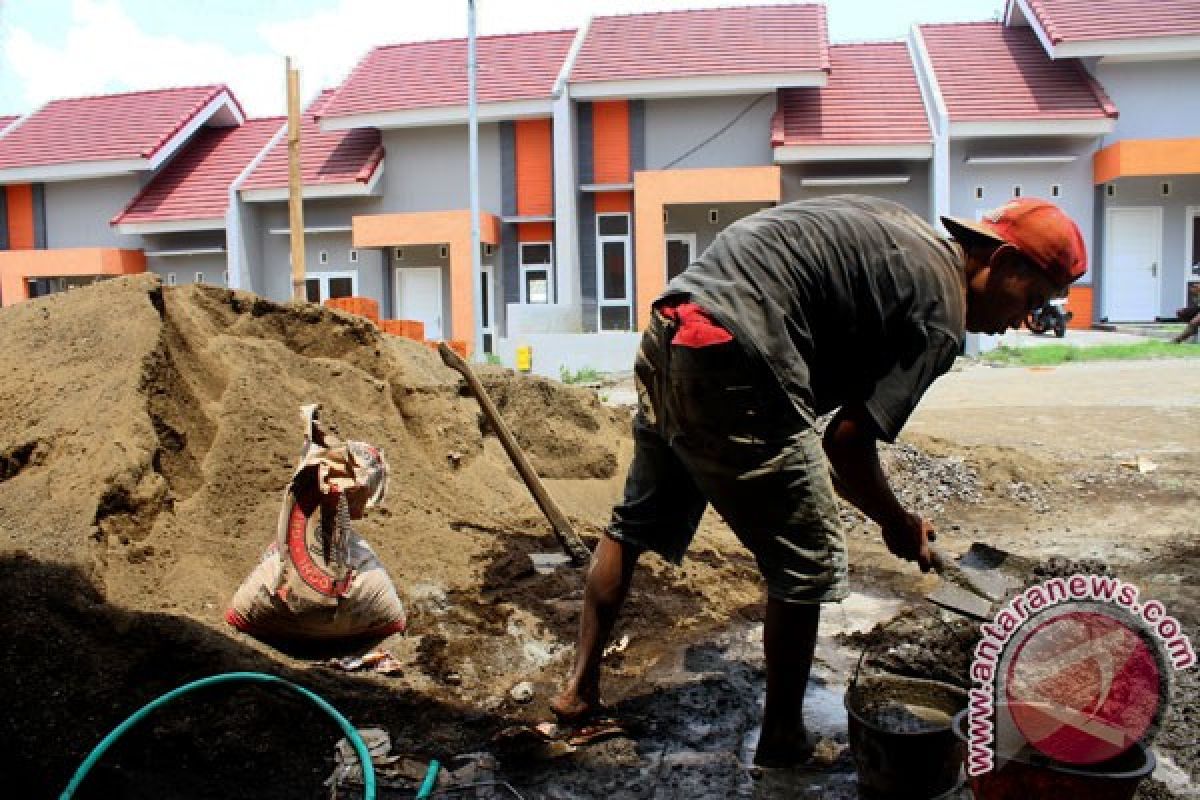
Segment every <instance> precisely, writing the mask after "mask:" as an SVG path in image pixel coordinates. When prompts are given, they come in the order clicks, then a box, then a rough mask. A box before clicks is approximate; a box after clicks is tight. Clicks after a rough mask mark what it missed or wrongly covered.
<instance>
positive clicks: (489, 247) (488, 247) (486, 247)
mask: <svg viewBox="0 0 1200 800" xmlns="http://www.w3.org/2000/svg"><path fill="white" fill-rule="evenodd" d="M494 252H496V246H495V245H493V244H488V243H487V242H484V243H483V254H484V255H485V256H490V255H491V254H492V253H494Z"/></svg>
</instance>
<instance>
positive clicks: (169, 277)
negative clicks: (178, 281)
mask: <svg viewBox="0 0 1200 800" xmlns="http://www.w3.org/2000/svg"><path fill="white" fill-rule="evenodd" d="M174 285H175V273H174V272H168V273H167V286H174Z"/></svg>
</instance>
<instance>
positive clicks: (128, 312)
mask: <svg viewBox="0 0 1200 800" xmlns="http://www.w3.org/2000/svg"><path fill="white" fill-rule="evenodd" d="M0 336H2V337H3V340H4V342H5V348H4V350H3V352H0V421H2V424H0V557H2V558H5V559H6V560H5V566H4V571H5V572H6V576H5V584H6V587H5V588H6V589H7V590H8V591H10V592H14V593H20V594H23V595H24V596H26V597H29V596H30V589H29V586H28V584H29V583H30V582H31V581H32V582H33V583H35V584H36V583H40V582H42V581H44V580H61V578H52V577H48V576H70V579H69V581H67V584H66V585H64V586H59V587H53V588H54V590H55V594H54V597H57V598H60V600H61V602H58V601H56V602H54V603H49V602H48V603H47V604H46V605H44V606H43V608H42V611H43V614H42V615H40V616H39V615H38V614H37V613H35V612H34V609H33V607H28V608H25V610H26V612H27V613H25V614H13V615H10V616H8V618H7V619H6V621H5V631H4V633H5V637H4V638H5V640H6V641H8V642H9V643H10V644H9V646H8V647H9V653H6V657H5V658H4V659H3V661H4V666H3V667H0V693H2V694H4V695H5V696H7V697H13V696H14V692H16V693H19V694H21V695H22V697H26V698H40V700H39V702H38V703H36V704H31V705H29V706H28V707H26V708H24V709H23V711H24V712H26V713H25V714H17V715H6V717H7V718H8V719H9V720H10V724H11V725H20V726H21V728H20V730H21V731H22V732H21V733H18V730H17V729H16V728H12V729H7V730H5V738H6V740H7V741H17V740H23V741H24V744H23V745H22V747H21V748H20V752H18V753H6V754H5V756H3V757H2V758H3V759H4V760H5V761H7V760H8V759H10V758H15V761H16V764H15V765H13V766H14V770H13V771H14V773H15V772H20V773H22V774H25V775H38V776H39V777H40V778H42V779H44V780H46V781H47V783H46V784H45V785H44V786H41V787H40V788H41V789H43V790H45V792H43V791H38V790H34V791H33V792H32V794H31V795H30V796H42V795H43V794H44V793H48V792H50V791H54V792H57V791H58V790H59V789H61V787H62V785H64V784H65V779H66V777H67V776H66V774H65V773H64V772H63V769H64V767H65V766H66V764H65V762H64V761H63V760H62V759H63V757H64V753H63V752H62V750H63V748H62V747H61V746H58V745H56V737H61V736H66V735H67V732H66V728H65V727H64V726H66V724H67V720H70V719H72V718H76V719H82V720H87V721H88V722H87V723H86V724H81V725H80V726H79V728H78V729H77V730H76V731H74V732H72V733H71V734H70V738H71V739H72V746H71V748H70V750H71V752H72V754H73V755H74V756H78V755H79V754H80V752H79V750H78V747H79V746H82V745H83V743H84V742H85V741H86V742H88V744H89V745H90V743H91V742H94V741H95V740H96V738H98V736H99V735H100V734H101V733H103V730H102V729H103V728H104V726H105V724H107V725H111V724H114V723H115V722H117V721H119V717H116V716H115V714H116V713H117V711H118V710H123V711H124V712H125V713H129V712H131V711H133V710H134V708H135V707H136V704H138V703H140V702H145V701H146V700H149V699H150V697H151V696H152V695H150V694H148V691H149V688H150V687H149V686H138V687H137V688H136V689H135V690H133V691H130V689H131V686H130V685H129V682H130V681H131V680H138V679H137V678H135V674H136V675H143V673H144V671H145V670H147V669H151V670H152V671H153V668H152V666H151V665H152V663H153V662H155V661H156V660H159V659H162V669H161V671H160V672H158V673H157V674H156V679H155V680H154V681H150V682H149V684H152V685H153V687H154V688H157V689H160V690H162V689H167V688H170V686H171V685H172V684H177V683H181V682H182V681H183V680H185V679H187V678H189V677H196V676H197V674H196V673H195V672H194V671H193V669H192V668H191V667H190V666H186V665H187V664H188V661H189V659H188V657H187V656H186V655H184V654H181V653H173V654H172V653H171V652H170V651H172V650H173V649H176V648H183V649H184V650H185V652H186V651H188V650H190V649H191V648H193V647H195V644H196V640H197V638H203V639H205V641H206V642H207V644H206V648H207V649H209V650H213V651H214V652H215V653H216V655H215V656H214V657H212V658H206V659H202V661H203V662H204V663H205V664H207V665H208V666H210V667H222V668H239V667H244V666H246V663H245V662H246V661H247V660H250V661H257V662H260V663H259V666H260V667H263V666H270V664H271V663H273V664H274V667H273V671H278V668H279V667H280V665H281V664H289V663H292V662H288V661H287V660H286V659H285V658H284V657H282V656H280V655H279V654H277V653H275V652H273V651H270V650H269V649H267V648H264V647H262V646H261V645H259V644H257V643H255V642H253V641H252V640H249V639H247V638H246V637H242V636H240V635H237V634H234V633H233V632H232V631H230V630H229V629H227V628H226V627H225V626H224V623H223V622H222V621H221V615H222V613H223V611H224V608H225V606H226V605H227V603H228V602H229V599H230V597H231V596H232V593H233V591H234V590H235V589H236V587H237V585H238V583H239V582H240V581H241V580H242V578H243V577H244V576H245V575H246V574H247V572H248V571H249V570H250V568H251V567H252V565H253V564H254V563H255V562H256V561H257V559H258V557H259V555H260V554H261V552H262V549H263V547H264V546H265V545H266V543H267V541H268V540H269V538H270V537H271V535H272V533H273V530H274V525H275V519H276V515H277V513H278V507H279V501H280V496H281V492H282V489H283V487H284V485H285V484H286V482H287V480H288V477H289V475H290V472H291V469H292V467H293V465H294V461H295V459H296V457H297V454H298V452H299V447H300V444H301V441H302V438H301V437H302V426H301V419H300V415H299V407H300V405H301V404H302V403H305V402H319V403H321V404H322V406H323V409H324V412H323V413H324V417H325V419H327V420H329V421H330V422H331V423H333V425H334V426H336V427H337V428H338V429H340V432H341V433H342V434H344V435H346V436H349V437H352V438H355V439H361V440H365V441H369V442H372V443H374V444H376V445H378V446H379V447H381V448H383V450H384V451H385V452H386V454H387V457H388V459H389V461H390V462H391V464H392V467H393V478H392V483H391V491H390V492H389V496H388V498H387V502H386V504H385V506H384V507H383V508H382V509H381V510H380V512H379V513H376V514H372V515H371V516H370V517H369V518H368V519H366V520H364V521H363V522H362V523H361V524H360V525H359V526H358V529H359V530H360V532H361V533H362V534H363V535H364V536H365V537H366V538H367V539H368V540H369V541H370V542H371V543H372V545H373V546H374V547H375V549H376V551H377V552H378V553H379V555H380V557H381V558H382V560H383V562H384V563H385V564H386V565H387V567H388V569H389V571H390V572H391V574H392V576H393V578H394V579H395V581H396V583H397V585H398V586H399V587H400V588H401V592H402V594H404V595H405V599H406V601H408V602H409V603H410V604H411V605H412V606H413V608H414V611H415V614H416V616H417V617H418V619H419V618H420V615H421V614H422V612H426V619H425V622H426V625H427V627H426V629H427V630H428V629H429V628H430V627H435V624H434V623H436V620H434V621H431V620H430V619H429V615H428V613H427V609H426V608H424V607H423V606H422V601H421V597H420V596H419V595H418V594H415V593H414V592H412V587H414V586H417V587H419V586H421V585H436V586H437V587H439V591H441V592H443V593H447V592H448V593H452V594H456V595H461V596H469V595H472V594H474V595H478V589H477V587H478V585H479V584H480V583H481V582H482V580H483V576H484V573H485V571H486V570H487V564H488V562H489V561H490V560H491V557H492V553H493V552H494V551H496V550H497V548H498V547H501V546H503V544H504V540H503V539H502V538H501V535H503V536H504V537H507V538H509V539H511V538H513V537H516V538H518V539H519V538H521V537H522V536H525V535H530V534H531V535H532V536H531V537H530V538H532V537H538V536H541V535H543V534H544V533H545V531H546V530H547V527H546V525H545V523H544V522H542V521H541V520H540V518H539V517H538V515H537V511H536V508H535V507H534V505H533V503H532V501H531V500H530V498H529V496H528V493H527V492H526V491H525V489H524V487H523V486H522V485H521V484H520V483H519V482H518V481H517V480H516V477H515V472H514V471H513V470H512V468H511V466H510V465H509V463H508V461H507V458H506V457H505V456H504V454H503V451H502V449H501V448H500V446H499V444H498V442H497V441H496V440H495V437H494V436H493V435H491V434H490V433H485V431H486V426H485V425H484V424H483V422H482V418H481V415H480V413H479V410H478V406H477V404H476V402H475V400H474V398H472V397H471V396H470V395H468V394H466V393H465V392H464V391H463V390H462V388H461V380H460V379H459V376H458V375H457V374H455V373H454V372H452V371H450V370H448V369H446V368H444V367H443V366H442V365H441V362H440V360H439V359H438V358H437V356H436V354H434V353H433V352H431V351H429V350H428V349H427V348H425V347H423V346H421V345H419V344H416V343H413V342H410V341H408V340H404V339H400V338H397V337H392V336H387V335H384V334H382V333H380V332H379V331H378V329H377V328H375V327H374V326H373V325H371V324H370V323H368V322H366V321H365V320H362V319H359V318H357V317H352V316H349V315H345V314H342V313H339V312H335V311H331V310H327V309H323V308H319V307H314V306H307V305H305V306H292V305H281V304H276V303H271V302H268V301H265V300H262V299H260V298H257V297H255V296H253V295H249V294H245V293H239V292H233V291H228V290H222V289H217V288H212V287H186V288H178V289H176V288H163V287H161V286H160V285H159V284H158V282H157V280H156V279H154V278H153V277H151V276H139V277H135V278H128V279H119V280H113V281H108V282H104V283H102V284H98V285H96V286H94V287H89V288H88V289H84V290H79V291H74V292H71V293H68V294H62V295H54V296H51V297H47V298H43V299H40V300H37V301H33V302H29V303H25V304H22V305H19V306H15V307H12V308H8V309H4V310H3V311H2V312H0ZM481 373H482V379H483V380H484V382H485V383H486V384H487V385H488V386H489V387H490V388H491V389H492V390H493V391H495V392H496V399H497V404H498V405H499V407H500V409H501V412H502V413H503V414H504V415H505V417H506V420H507V421H508V423H509V425H510V426H511V427H512V428H513V429H514V431H515V432H516V433H517V436H518V438H519V439H520V440H521V442H522V444H523V445H524V446H525V447H527V448H528V450H529V453H530V456H531V459H532V460H533V462H534V464H535V466H536V467H537V469H538V470H539V471H540V472H541V473H542V474H543V475H546V476H549V477H554V478H585V477H586V478H592V479H595V478H599V479H602V480H599V481H597V480H592V481H590V483H593V484H597V485H598V488H597V490H595V492H594V493H595V495H596V496H597V497H603V498H604V500H603V502H597V503H594V504H593V505H594V506H595V509H596V510H595V512H594V513H593V510H592V508H591V507H582V508H581V507H580V505H579V504H578V503H576V504H575V507H573V508H572V507H568V509H567V510H568V513H569V514H573V515H575V516H576V517H577V519H578V515H579V514H581V513H582V514H583V515H584V519H582V520H580V523H581V525H583V526H584V527H587V526H592V527H593V528H594V527H595V526H596V525H597V524H599V522H600V521H601V520H602V517H601V513H602V512H601V511H600V509H604V512H605V513H606V511H607V505H608V503H609V502H611V499H612V495H613V494H614V492H615V489H614V487H612V486H610V483H611V481H608V480H607V479H609V478H612V477H613V476H614V475H615V472H616V466H617V460H618V452H619V448H620V447H621V446H622V443H623V442H625V441H626V440H627V439H628V436H627V430H628V427H627V426H628V418H627V416H625V415H624V414H623V413H619V412H614V411H611V410H609V409H606V408H604V407H603V406H601V405H600V403H599V402H598V400H597V399H596V397H595V394H594V393H593V392H588V391H585V390H581V389H572V388H569V387H565V386H561V385H558V384H555V383H553V382H550V381H545V380H541V379H529V378H524V377H518V376H515V375H513V374H512V373H509V372H507V371H505V370H500V369H494V368H485V369H483V370H481ZM546 549H553V547H552V546H551V547H548V548H546ZM34 575H38V576H41V577H39V578H37V579H34V578H31V577H30V576H34ZM573 579H574V580H575V581H578V576H574V578H573ZM33 596H34V597H43V599H45V595H44V594H41V593H37V592H35V593H34V594H33ZM63 598H65V599H63ZM117 609H119V610H120V613H117ZM83 619H89V620H91V622H90V623H89V624H86V625H83V626H82V627H80V624H79V623H80V622H81V620H83ZM130 619H136V620H137V622H136V624H135V623H131V622H130V621H129V620H130ZM92 623H94V624H92ZM131 626H132V627H131ZM131 629H136V630H137V631H140V632H141V633H140V634H139V635H136V636H132V637H129V638H128V640H125V641H122V637H123V636H124V634H125V632H126V631H128V630H131ZM153 631H159V633H160V637H156V636H155V635H153V633H152V632H153ZM185 632H186V633H185ZM501 633H503V631H501ZM109 637H112V638H111V639H110V638H109ZM14 640H20V641H22V642H23V643H24V644H23V645H22V648H21V649H20V650H19V652H16V651H13V650H12V649H11V648H12V647H13V645H12V644H11V643H12V642H13V641H14ZM433 646H434V645H433V643H432V641H431V644H430V645H427V646H426V649H427V650H428V649H430V648H432V647H433ZM255 653H257V654H258V655H255ZM10 655H11V656H12V657H8V656H10ZM101 656H102V657H101ZM56 663H58V664H59V665H60V667H62V666H70V667H71V668H72V669H76V668H80V667H82V668H85V669H87V670H89V671H91V670H93V669H94V670H95V671H94V672H93V673H92V674H91V675H90V680H91V681H92V683H91V684H90V687H89V689H90V692H89V694H87V695H86V696H85V697H79V696H78V695H77V694H76V693H70V695H71V697H72V698H73V701H74V704H73V705H69V706H62V705H60V704H56V703H50V702H47V701H46V698H49V697H53V696H56V695H62V693H63V691H64V689H63V686H64V682H65V681H66V680H67V676H66V675H64V674H63V672H64V670H63V669H62V668H56V667H54V666H53V665H54V664H56ZM101 664H103V665H104V666H103V668H101V667H100V665H101ZM86 674H87V673H84V674H83V675H80V676H79V677H81V678H82V677H85V675H86ZM201 674H202V673H201ZM352 705H353V704H352ZM6 727H7V726H6ZM30 730H37V731H43V732H45V734H46V735H47V737H49V738H40V736H33V737H30V736H29V734H28V731H30ZM55 730H57V733H56V734H54V736H50V734H51V732H52V731H55ZM75 740H82V741H75ZM226 755H227V754H226ZM324 755H325V754H324V753H323V754H322V757H324ZM31 765H36V766H31ZM226 796H230V795H226ZM280 796H292V797H294V796H297V795H296V794H293V793H289V791H281V792H280Z"/></svg>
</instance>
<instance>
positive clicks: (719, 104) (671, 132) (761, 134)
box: [644, 92, 775, 169]
mask: <svg viewBox="0 0 1200 800" xmlns="http://www.w3.org/2000/svg"><path fill="white" fill-rule="evenodd" d="M756 97H758V95H732V96H728V97H694V98H671V99H666V100H646V101H645V123H644V124H645V131H646V150H645V159H646V164H645V168H646V169H663V168H665V167H666V165H667V164H669V163H671V162H672V161H674V160H676V159H677V158H679V157H680V156H681V155H683V154H684V153H686V152H687V151H688V150H690V149H691V148H692V147H695V146H696V145H698V144H700V143H701V142H702V141H704V140H705V139H707V138H708V137H710V136H712V135H713V134H714V133H716V132H717V131H718V130H720V129H721V128H722V127H724V126H725V125H727V124H728V123H729V122H730V121H731V120H733V119H734V117H736V116H737V115H738V114H739V113H741V112H742V111H743V110H744V109H745V108H746V107H747V106H748V105H749V104H750V103H752V102H753V101H754V100H755V98H756ZM774 113H775V93H774V92H772V93H770V94H769V95H766V96H763V97H762V99H761V100H760V101H759V102H758V103H757V104H756V105H755V106H754V107H753V108H752V109H751V110H750V111H749V112H748V113H746V115H745V116H743V117H742V118H741V119H739V120H738V121H737V123H736V124H734V125H733V126H732V127H731V128H730V129H729V130H727V131H725V132H724V133H722V134H721V135H720V136H718V137H717V138H715V139H714V140H713V141H711V142H709V143H708V144H706V145H705V146H704V147H702V148H700V149H699V150H698V151H696V152H695V153H693V154H692V155H690V156H688V157H687V158H685V159H683V160H682V161H680V162H679V163H678V164H675V168H678V169H689V168H697V167H747V166H763V165H768V164H771V163H773V161H772V158H773V156H772V153H771V115H772V114H774Z"/></svg>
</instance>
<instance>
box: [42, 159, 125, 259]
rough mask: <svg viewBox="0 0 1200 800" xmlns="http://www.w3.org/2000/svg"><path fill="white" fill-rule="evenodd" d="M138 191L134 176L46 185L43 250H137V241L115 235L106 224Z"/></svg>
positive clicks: (112, 228) (111, 228)
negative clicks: (120, 248)
mask: <svg viewBox="0 0 1200 800" xmlns="http://www.w3.org/2000/svg"><path fill="white" fill-rule="evenodd" d="M141 188H142V187H141V179H140V178H139V177H138V176H136V175H127V176H122V177H119V178H96V179H94V180H86V181H61V182H57V183H47V184H46V246H47V247H49V248H51V249H53V248H58V247H127V248H134V249H136V248H139V247H141V246H142V244H141V238H140V237H138V236H124V235H122V234H119V233H117V229H116V228H114V227H112V226H111V225H109V224H108V221H109V220H111V219H112V218H113V217H115V216H116V215H117V214H119V213H121V212H122V211H123V210H124V209H125V206H127V205H129V201H130V200H132V199H133V197H134V195H136V194H137V193H138V191H139V190H140V189H141Z"/></svg>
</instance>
